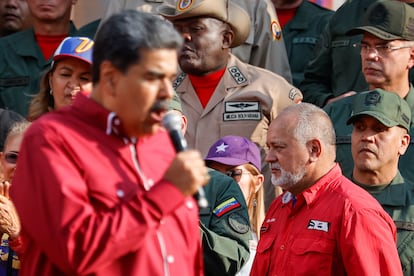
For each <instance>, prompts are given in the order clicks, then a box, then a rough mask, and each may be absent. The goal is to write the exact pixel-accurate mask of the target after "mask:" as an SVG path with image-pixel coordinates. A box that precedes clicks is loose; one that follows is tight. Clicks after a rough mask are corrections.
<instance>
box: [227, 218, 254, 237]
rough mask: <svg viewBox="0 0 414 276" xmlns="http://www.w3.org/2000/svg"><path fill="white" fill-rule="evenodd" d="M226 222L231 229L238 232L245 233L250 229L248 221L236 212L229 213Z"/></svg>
mask: <svg viewBox="0 0 414 276" xmlns="http://www.w3.org/2000/svg"><path fill="white" fill-rule="evenodd" d="M228 222H229V225H230V227H231V229H233V230H234V231H236V232H237V233H239V234H246V233H247V232H248V231H249V229H250V226H249V221H248V220H247V219H245V218H244V217H242V216H241V215H240V214H237V213H233V214H231V215H230V216H229V217H228Z"/></svg>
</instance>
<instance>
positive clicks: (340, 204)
mask: <svg viewBox="0 0 414 276" xmlns="http://www.w3.org/2000/svg"><path fill="white" fill-rule="evenodd" d="M289 197H290V196H289V193H288V192H287V193H285V194H284V195H282V196H279V197H278V198H276V199H275V200H274V201H273V203H272V205H271V206H270V208H269V211H268V212H267V215H266V218H265V221H264V223H263V225H262V229H261V237H260V241H259V244H258V247H257V253H256V258H255V260H254V263H253V268H252V273H251V275H253V276H254V275H257V276H264V275H272V276H273V275H289V276H292V275H335V276H338V275H367V276H368V275H369V276H372V275H382V276H384V275H392V276H395V275H402V271H401V264H400V261H399V257H398V252H397V247H396V229H395V225H394V222H393V221H392V219H391V218H390V217H389V216H388V215H387V214H386V212H385V211H384V210H383V209H382V207H381V206H380V205H379V203H378V202H377V201H376V200H375V199H374V198H373V197H372V196H371V195H369V194H368V193H367V192H366V191H364V190H363V189H361V188H360V187H358V186H357V185H355V184H353V183H352V182H351V181H349V180H348V179H347V178H345V177H344V176H343V175H342V173H341V170H340V167H339V166H338V165H335V167H334V168H333V169H332V170H331V171H330V172H329V173H327V174H326V175H325V176H324V177H322V178H321V179H320V180H319V181H318V182H316V183H315V184H314V185H313V186H311V187H310V188H308V189H307V190H305V191H303V192H302V193H300V194H299V195H297V196H296V203H295V204H293V202H294V200H293V199H292V198H289Z"/></svg>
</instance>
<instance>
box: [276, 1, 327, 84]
mask: <svg viewBox="0 0 414 276" xmlns="http://www.w3.org/2000/svg"><path fill="white" fill-rule="evenodd" d="M333 13H334V12H333V11H331V10H328V9H325V8H323V7H321V6H319V5H317V4H314V3H312V2H309V1H308V0H303V1H302V3H301V4H300V6H299V7H298V9H297V11H296V14H295V16H294V17H293V18H292V20H290V21H289V22H288V23H287V24H286V25H285V26H284V27H283V38H284V40H285V45H286V51H287V55H288V59H289V64H290V70H291V72H292V78H293V85H294V86H296V87H299V85H300V83H301V81H302V80H303V71H304V69H305V67H306V65H307V64H308V62H309V59H310V57H311V56H312V53H313V49H314V47H315V44H316V42H317V41H318V38H319V36H320V34H321V33H322V31H323V30H324V28H325V27H326V25H327V24H328V21H329V18H330V17H331V16H332V14H333Z"/></svg>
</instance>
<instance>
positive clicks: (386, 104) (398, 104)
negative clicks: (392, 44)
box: [347, 89, 414, 276]
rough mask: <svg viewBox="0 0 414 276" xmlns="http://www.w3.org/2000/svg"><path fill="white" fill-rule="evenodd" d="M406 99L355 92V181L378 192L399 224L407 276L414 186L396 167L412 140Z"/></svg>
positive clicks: (413, 240)
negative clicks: (356, 93)
mask: <svg viewBox="0 0 414 276" xmlns="http://www.w3.org/2000/svg"><path fill="white" fill-rule="evenodd" d="M410 122H411V111H410V107H409V106H408V104H407V102H406V101H404V100H403V99H401V97H400V96H398V95H397V94H395V93H390V92H387V91H385V90H382V89H375V90H372V91H368V92H363V93H360V94H358V95H357V96H356V97H354V105H353V114H352V116H351V117H350V118H349V119H348V121H347V123H348V124H352V125H353V130H352V157H353V158H354V163H355V164H354V169H353V174H352V180H353V182H354V183H356V184H358V185H359V186H361V187H362V188H364V189H365V190H367V191H368V192H369V193H370V194H371V195H372V196H373V197H375V198H376V199H377V200H378V201H379V203H380V204H381V205H382V207H383V208H384V209H385V211H387V213H388V214H389V215H390V216H391V217H392V219H393V220H394V222H395V225H396V226H397V249H398V255H399V257H400V261H401V265H402V270H403V273H404V275H406V276H411V275H413V273H414V265H413V261H412V260H413V254H414V191H413V188H412V182H410V181H407V180H406V179H404V177H402V175H401V174H400V172H399V171H398V160H399V158H400V156H401V155H403V154H404V153H405V151H406V150H407V147H408V145H409V142H410V135H409V134H408V131H409V129H410Z"/></svg>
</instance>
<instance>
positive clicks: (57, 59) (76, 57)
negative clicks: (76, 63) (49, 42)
mask: <svg viewBox="0 0 414 276" xmlns="http://www.w3.org/2000/svg"><path fill="white" fill-rule="evenodd" d="M64 58H74V59H78V60H81V61H84V62H86V63H88V64H89V65H92V61H90V60H87V59H85V58H81V57H79V56H75V55H69V54H61V55H56V56H54V57H53V61H59V60H61V59H64Z"/></svg>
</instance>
